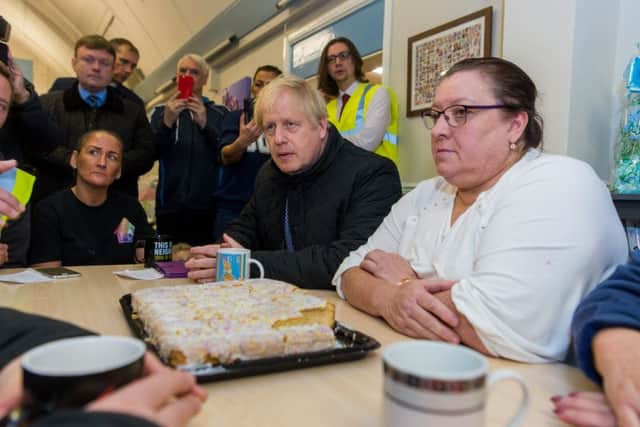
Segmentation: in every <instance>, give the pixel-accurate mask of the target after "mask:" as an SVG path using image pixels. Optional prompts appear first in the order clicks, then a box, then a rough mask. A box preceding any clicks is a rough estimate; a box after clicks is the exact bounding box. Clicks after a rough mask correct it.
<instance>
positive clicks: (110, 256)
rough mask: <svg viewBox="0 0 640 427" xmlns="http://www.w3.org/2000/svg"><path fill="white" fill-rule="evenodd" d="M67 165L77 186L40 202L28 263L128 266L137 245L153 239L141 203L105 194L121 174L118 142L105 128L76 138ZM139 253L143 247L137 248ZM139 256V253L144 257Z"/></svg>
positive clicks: (120, 148) (115, 193) (35, 264)
mask: <svg viewBox="0 0 640 427" xmlns="http://www.w3.org/2000/svg"><path fill="white" fill-rule="evenodd" d="M69 164H70V165H71V167H72V168H73V169H75V170H76V182H75V184H74V186H73V187H71V188H70V189H65V190H62V191H59V192H57V193H54V194H52V195H51V196H49V197H47V198H45V199H43V200H42V201H40V202H39V203H38V204H37V205H36V208H35V211H34V214H33V230H32V239H31V264H32V265H34V266H37V267H59V266H61V265H98V264H130V263H132V262H134V251H135V243H136V241H137V240H139V239H144V238H146V237H149V236H151V235H153V229H152V228H151V226H150V225H149V223H148V222H147V218H146V215H145V213H144V210H143V209H142V206H140V203H138V201H137V200H136V199H134V198H132V197H131V196H128V195H126V194H123V193H119V192H116V191H109V186H110V185H111V184H112V183H113V182H114V181H115V180H116V179H118V178H119V177H120V173H121V170H122V142H121V141H120V139H119V137H118V136H117V135H116V134H114V133H112V132H109V131H106V130H95V131H91V132H87V133H86V134H85V135H83V136H82V137H81V138H80V141H79V142H78V147H77V149H76V150H74V151H73V153H72V155H71V159H70V160H69ZM139 250H142V249H139ZM142 256H143V254H138V258H142Z"/></svg>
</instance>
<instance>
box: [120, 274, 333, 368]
mask: <svg viewBox="0 0 640 427" xmlns="http://www.w3.org/2000/svg"><path fill="white" fill-rule="evenodd" d="M131 306H132V309H133V315H134V316H136V317H138V318H139V320H140V321H141V322H142V324H143V325H144V328H145V331H146V333H147V335H148V337H149V340H150V341H151V343H152V344H153V345H154V346H155V347H156V349H157V350H158V352H159V354H160V356H161V357H162V358H163V359H164V360H165V361H167V362H169V363H170V364H171V365H173V366H181V365H191V364H202V363H210V364H213V365H219V364H227V363H233V362H236V361H243V360H252V359H261V358H266V357H274V356H283V355H291V354H297V353H308V352H313V351H320V350H325V349H331V348H334V347H335V346H336V340H335V336H334V333H333V325H334V320H335V307H334V305H333V304H331V303H329V302H327V301H325V300H324V299H322V298H319V297H315V296H313V295H310V294H308V293H307V292H306V291H304V290H302V289H300V288H298V287H296V286H293V285H290V284H288V283H285V282H281V281H277V280H269V279H254V280H247V281H244V282H218V283H209V284H198V285H178V286H167V287H160V288H148V289H141V290H138V291H135V292H133V293H132V295H131Z"/></svg>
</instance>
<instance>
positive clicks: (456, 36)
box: [407, 8, 491, 116]
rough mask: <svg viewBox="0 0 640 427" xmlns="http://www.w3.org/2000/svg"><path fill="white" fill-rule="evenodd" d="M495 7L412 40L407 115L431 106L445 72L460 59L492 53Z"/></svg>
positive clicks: (410, 43)
mask: <svg viewBox="0 0 640 427" xmlns="http://www.w3.org/2000/svg"><path fill="white" fill-rule="evenodd" d="M490 38H491V8H486V9H483V10H481V11H479V12H476V13H474V14H471V15H468V16H465V17H462V18H460V19H458V20H455V21H452V22H450V23H447V24H444V25H442V26H440V27H437V28H434V29H433V30H429V31H427V32H424V33H422V34H418V35H417V36H414V37H411V38H410V39H409V68H408V73H409V78H408V82H407V116H416V115H419V114H420V113H421V112H422V111H424V110H425V109H427V108H428V107H430V106H431V103H432V101H433V97H434V92H435V88H436V86H437V84H438V82H439V80H440V78H441V76H442V74H443V73H444V72H445V71H446V70H447V69H448V68H449V67H451V66H452V65H453V64H455V63H456V62H458V61H460V60H462V59H465V58H473V57H480V56H487V55H489V54H490V52H491V40H490Z"/></svg>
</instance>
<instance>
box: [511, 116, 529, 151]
mask: <svg viewBox="0 0 640 427" xmlns="http://www.w3.org/2000/svg"><path fill="white" fill-rule="evenodd" d="M509 120H510V125H509V130H508V135H509V143H510V144H515V143H517V142H518V141H520V139H522V135H524V131H525V129H526V128H527V125H528V124H529V114H527V112H526V111H518V112H517V113H515V114H514V115H513V116H511V117H510V118H509Z"/></svg>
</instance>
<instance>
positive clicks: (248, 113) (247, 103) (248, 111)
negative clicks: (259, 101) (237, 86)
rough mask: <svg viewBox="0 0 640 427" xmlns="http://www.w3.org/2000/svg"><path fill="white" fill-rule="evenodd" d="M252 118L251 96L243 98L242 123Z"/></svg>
mask: <svg viewBox="0 0 640 427" xmlns="http://www.w3.org/2000/svg"><path fill="white" fill-rule="evenodd" d="M251 119H253V98H245V99H244V124H247V123H249V122H250V121H251Z"/></svg>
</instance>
